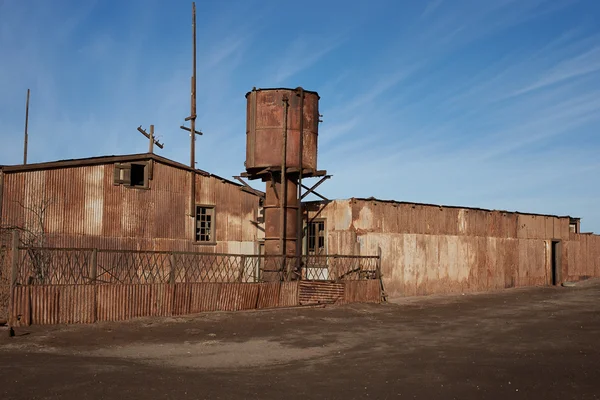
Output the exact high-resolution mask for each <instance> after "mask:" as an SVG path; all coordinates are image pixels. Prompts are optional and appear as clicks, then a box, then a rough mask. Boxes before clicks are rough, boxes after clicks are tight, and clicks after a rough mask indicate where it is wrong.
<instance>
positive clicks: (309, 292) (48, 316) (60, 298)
mask: <svg viewBox="0 0 600 400" xmlns="http://www.w3.org/2000/svg"><path fill="white" fill-rule="evenodd" d="M380 299H381V294H380V292H379V282H378V281H376V280H370V281H348V282H343V283H324V282H300V281H290V282H266V283H176V284H168V283H159V284H132V285H122V284H115V285H108V284H101V285H93V284H92V285H39V286H36V285H22V286H17V287H15V293H14V297H13V303H12V312H11V314H10V315H11V316H12V320H11V321H10V323H11V325H12V326H27V325H31V324H36V325H48V324H73V323H93V322H96V321H124V320H129V319H132V318H137V317H156V316H163V317H166V316H175V315H187V314H195V313H200V312H205V311H237V310H251V309H264V308H277V307H292V306H298V305H301V304H309V305H310V304H320V303H333V302H339V303H353V302H373V303H378V302H380Z"/></svg>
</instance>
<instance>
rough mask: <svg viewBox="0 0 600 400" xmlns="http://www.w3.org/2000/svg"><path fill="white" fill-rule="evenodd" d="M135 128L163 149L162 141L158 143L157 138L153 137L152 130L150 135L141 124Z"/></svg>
mask: <svg viewBox="0 0 600 400" xmlns="http://www.w3.org/2000/svg"><path fill="white" fill-rule="evenodd" d="M137 130H138V131H139V132H140V133H141V134H142V135H144V136H146V138H147V139H149V140H150V139H151V140H152V142H153V143H154V144H155V145H157V146H158V147H159V148H161V149H163V148H164V145H163V144H162V143H160V142H159V141H158V140H156V139H155V138H154V132H152V135H151V134H149V133H148V132H146V131H145V130H144V129H143V128H142V126H141V125H140V126H138V128H137Z"/></svg>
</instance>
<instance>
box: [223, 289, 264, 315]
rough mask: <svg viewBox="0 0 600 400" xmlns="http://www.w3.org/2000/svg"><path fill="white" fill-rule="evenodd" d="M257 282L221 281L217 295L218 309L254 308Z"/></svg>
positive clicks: (256, 296) (256, 297)
mask: <svg viewBox="0 0 600 400" xmlns="http://www.w3.org/2000/svg"><path fill="white" fill-rule="evenodd" d="M257 301H258V284H256V283H223V284H222V287H221V292H220V295H219V310H221V311H237V310H250V309H254V308H256V303H257Z"/></svg>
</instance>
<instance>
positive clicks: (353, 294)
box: [344, 279, 381, 303]
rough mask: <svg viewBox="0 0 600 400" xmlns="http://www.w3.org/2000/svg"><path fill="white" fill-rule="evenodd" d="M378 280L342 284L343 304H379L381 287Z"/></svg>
mask: <svg viewBox="0 0 600 400" xmlns="http://www.w3.org/2000/svg"><path fill="white" fill-rule="evenodd" d="M380 285H381V284H380V282H379V280H376V279H371V280H365V281H347V282H344V302H345V303H380V302H381V286H380Z"/></svg>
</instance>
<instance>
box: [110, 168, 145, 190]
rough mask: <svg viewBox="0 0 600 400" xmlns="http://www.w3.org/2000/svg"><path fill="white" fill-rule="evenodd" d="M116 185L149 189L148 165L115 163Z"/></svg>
mask: <svg viewBox="0 0 600 400" xmlns="http://www.w3.org/2000/svg"><path fill="white" fill-rule="evenodd" d="M114 184H115V185H125V186H130V187H137V188H148V163H146V162H137V163H115V171H114Z"/></svg>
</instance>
